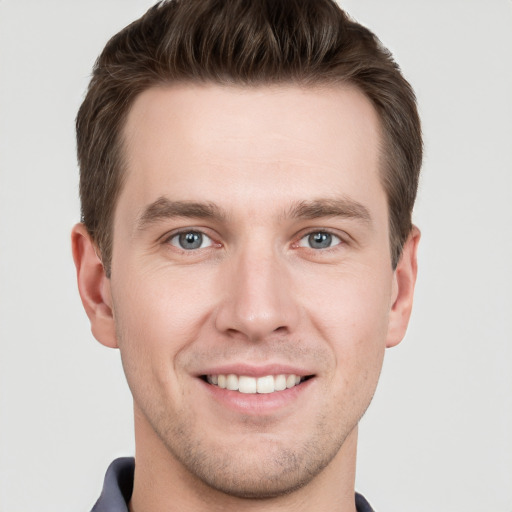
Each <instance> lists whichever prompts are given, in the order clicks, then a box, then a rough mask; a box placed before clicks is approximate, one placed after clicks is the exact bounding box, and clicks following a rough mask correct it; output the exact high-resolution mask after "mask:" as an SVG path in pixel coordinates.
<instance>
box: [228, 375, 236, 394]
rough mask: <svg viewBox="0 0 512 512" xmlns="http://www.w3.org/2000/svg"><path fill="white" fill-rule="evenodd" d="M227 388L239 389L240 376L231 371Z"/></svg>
mask: <svg viewBox="0 0 512 512" xmlns="http://www.w3.org/2000/svg"><path fill="white" fill-rule="evenodd" d="M226 389H230V390H231V391H238V377H237V376H236V375H233V374H232V373H230V374H229V375H228V376H227V377H226Z"/></svg>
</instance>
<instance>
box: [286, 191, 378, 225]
mask: <svg viewBox="0 0 512 512" xmlns="http://www.w3.org/2000/svg"><path fill="white" fill-rule="evenodd" d="M285 217H291V218H297V219H318V218H322V217H343V218H347V219H355V220H359V221H362V222H364V223H365V224H368V225H371V223H372V217H371V215H370V212H369V211H368V208H366V207H365V206H364V205H362V204H361V203H359V202H357V201H354V200H353V199H349V198H345V197H342V198H333V199H331V198H328V199H316V200H313V201H299V202H297V203H295V204H293V205H292V206H291V208H290V209H289V210H288V211H287V212H286V213H285Z"/></svg>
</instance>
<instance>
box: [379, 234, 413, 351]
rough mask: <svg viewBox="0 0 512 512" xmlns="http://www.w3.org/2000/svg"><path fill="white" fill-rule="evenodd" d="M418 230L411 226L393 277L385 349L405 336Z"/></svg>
mask: <svg viewBox="0 0 512 512" xmlns="http://www.w3.org/2000/svg"><path fill="white" fill-rule="evenodd" d="M420 236H421V233H420V230H419V229H418V228H417V227H416V226H413V227H412V230H411V233H410V234H409V237H408V238H407V240H406V242H405V244H404V247H403V250H402V256H401V258H400V261H399V262H398V265H397V267H396V269H395V272H394V276H393V294H392V300H393V304H392V306H391V311H390V314H389V325H388V336H387V340H386V347H388V348H389V347H394V346H395V345H398V344H399V343H400V342H401V341H402V339H403V338H404V336H405V333H406V331H407V325H408V324H409V318H410V316H411V311H412V303H413V296H414V286H415V284H416V275H417V270H418V264H417V250H418V243H419V240H420Z"/></svg>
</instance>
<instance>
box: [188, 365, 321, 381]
mask: <svg viewBox="0 0 512 512" xmlns="http://www.w3.org/2000/svg"><path fill="white" fill-rule="evenodd" d="M314 373H315V372H313V371H309V370H306V369H305V368H304V367H300V366H296V365H289V364H281V363H273V364H265V365H261V366H257V365H250V364H247V363H239V364H233V363H231V364H221V365H215V366H212V367H210V368H208V369H205V370H204V371H201V372H200V373H198V374H197V376H198V377H200V376H203V375H229V374H234V375H245V376H247V377H256V378H257V377H265V376H266V375H290V374H294V375H298V376H299V377H306V376H310V375H313V374H314Z"/></svg>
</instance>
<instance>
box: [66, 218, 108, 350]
mask: <svg viewBox="0 0 512 512" xmlns="http://www.w3.org/2000/svg"><path fill="white" fill-rule="evenodd" d="M71 246H72V249H73V259H74V261H75V266H76V276H77V281H78V291H79V292H80V297H81V298H82V304H83V305H84V309H85V312H86V313H87V316H88V317H89V321H90V322H91V331H92V334H93V336H94V337H95V338H96V339H97V340H98V341H99V342H100V343H101V344H103V345H105V346H107V347H111V348H117V346H118V345H117V339H116V330H115V323H114V316H113V313H112V296H111V292H110V279H109V278H108V277H107V276H106V274H105V269H104V268H103V263H102V262H101V259H100V257H99V256H98V252H99V251H98V248H97V246H96V244H95V243H94V242H93V240H92V239H91V236H90V235H89V233H88V231H87V229H86V227H85V226H84V225H83V224H77V225H76V226H75V227H74V228H73V230H72V232H71Z"/></svg>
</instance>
